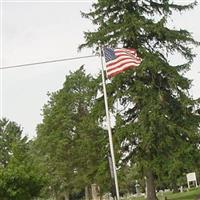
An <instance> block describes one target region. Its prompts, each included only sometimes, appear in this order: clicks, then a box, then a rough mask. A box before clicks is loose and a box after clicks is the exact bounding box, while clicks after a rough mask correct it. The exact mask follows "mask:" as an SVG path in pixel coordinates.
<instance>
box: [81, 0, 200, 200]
mask: <svg viewBox="0 0 200 200" xmlns="http://www.w3.org/2000/svg"><path fill="white" fill-rule="evenodd" d="M195 5H196V2H194V3H190V4H188V5H183V4H181V5H178V4H175V3H172V2H171V1H169V0H158V1H154V0H145V1H143V0H141V1H140V0H123V1H118V0H106V1H105V0H99V1H97V2H96V3H94V4H93V7H92V8H93V9H91V11H90V12H89V13H83V16H85V17H86V18H89V19H91V21H92V22H93V23H94V24H95V25H97V26H98V28H97V30H96V31H93V32H86V33H85V38H86V43H85V44H83V45H82V46H81V47H84V46H89V47H94V46H96V47H97V48H98V46H99V45H106V46H111V47H117V46H123V47H130V48H133V47H134V48H136V49H137V50H138V53H139V55H140V56H141V57H142V59H143V62H142V64H141V65H140V66H139V67H138V68H137V69H136V70H135V71H134V70H128V71H127V72H126V73H122V74H121V75H118V76H116V77H115V78H113V80H112V81H111V83H110V84H109V85H108V90H109V91H108V93H109V99H110V104H111V109H113V112H114V113H117V114H116V127H115V128H116V129H115V133H116V134H115V137H118V139H117V140H118V141H119V143H120V145H121V146H120V145H119V147H120V148H121V157H122V158H123V160H124V161H129V162H131V163H132V164H137V168H138V170H139V171H140V172H141V175H142V176H146V178H147V199H148V200H155V199H156V194H155V180H159V179H162V177H164V176H168V177H170V181H172V182H174V183H173V184H175V185H176V180H177V177H178V176H180V175H182V173H183V172H186V171H187V170H188V167H189V166H188V165H190V166H191V164H196V163H199V158H200V157H199V149H198V147H199V141H200V140H199V139H200V136H199V130H198V128H199V121H200V118H199V114H198V113H197V112H196V111H195V110H196V109H197V108H198V107H199V100H194V99H193V98H192V97H191V96H190V95H189V93H188V90H189V89H190V87H191V81H190V80H188V79H187V78H186V77H185V76H184V72H185V71H187V70H189V68H190V66H191V63H192V61H193V58H194V56H195V55H194V54H193V53H192V48H191V47H192V45H198V44H199V43H198V42H196V41H195V40H194V39H193V38H192V36H191V34H190V33H189V32H188V31H187V30H183V29H180V30H175V29H174V28H173V29H172V28H170V27H168V23H167V22H168V19H169V17H170V16H171V15H172V12H173V11H178V12H183V11H186V10H189V9H192V8H194V6H195ZM174 54H175V55H178V54H179V55H181V56H182V58H183V61H184V63H180V64H179V65H176V66H173V65H172V64H171V62H170V59H169V58H170V57H169V56H172V55H174ZM117 103H118V104H119V103H120V107H119V108H121V111H119V110H120V109H114V108H116V104H117ZM119 163H120V162H119Z"/></svg>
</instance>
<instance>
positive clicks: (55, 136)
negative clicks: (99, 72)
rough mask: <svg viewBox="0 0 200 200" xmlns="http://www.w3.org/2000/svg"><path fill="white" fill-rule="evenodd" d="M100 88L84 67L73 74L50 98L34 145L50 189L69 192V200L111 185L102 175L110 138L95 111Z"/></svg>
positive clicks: (68, 76) (105, 166)
mask: <svg viewBox="0 0 200 200" xmlns="http://www.w3.org/2000/svg"><path fill="white" fill-rule="evenodd" d="M97 89H98V88H97V82H96V79H94V78H93V77H92V76H90V75H86V74H85V71H84V69H83V67H81V68H80V69H79V70H77V71H75V72H74V73H70V74H69V75H67V76H66V80H65V82H64V85H63V88H62V89H60V90H59V91H57V92H55V93H53V94H51V95H50V100H49V102H48V103H47V104H46V105H45V106H44V109H43V122H42V123H41V124H40V125H39V126H38V131H37V134H38V137H37V140H36V141H35V145H36V148H37V150H38V155H39V157H40V158H42V159H41V160H43V163H45V165H46V167H45V169H46V174H47V177H48V179H49V186H50V187H51V190H53V191H54V193H58V195H59V194H61V193H63V192H64V193H66V199H67V194H68V195H69V194H71V195H72V196H73V195H74V194H75V193H77V192H81V191H83V190H84V189H85V187H86V186H90V185H91V184H93V183H96V184H101V183H102V182H104V183H106V182H108V181H107V180H108V178H107V179H106V176H105V175H103V176H102V173H103V172H107V171H108V170H107V168H108V166H107V162H105V159H104V158H105V150H104V149H105V148H106V145H107V135H106V134H105V133H104V131H103V129H102V128H101V127H100V126H99V122H98V118H96V117H95V116H94V114H93V112H92V110H93V109H94V106H95V103H96V95H97ZM105 168H106V169H105ZM108 175H109V173H108V174H107V177H108ZM49 186H48V188H49Z"/></svg>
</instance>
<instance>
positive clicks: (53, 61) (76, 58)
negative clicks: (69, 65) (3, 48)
mask: <svg viewBox="0 0 200 200" xmlns="http://www.w3.org/2000/svg"><path fill="white" fill-rule="evenodd" d="M96 56H97V55H90V56H80V57H72V58H62V59H57V60H46V61H41V62H33V63H26V64H20V65H12V66H5V67H1V68H0V69H13V68H21V67H28V66H33V65H41V64H47V63H55V62H63V61H69V60H79V59H82V58H91V57H96Z"/></svg>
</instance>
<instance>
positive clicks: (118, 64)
mask: <svg viewBox="0 0 200 200" xmlns="http://www.w3.org/2000/svg"><path fill="white" fill-rule="evenodd" d="M128 63H130V64H131V65H133V66H139V65H140V62H135V61H134V60H131V59H126V60H123V61H122V62H119V63H117V64H115V65H111V66H109V67H107V71H111V70H113V69H116V68H117V67H121V66H123V65H125V64H128Z"/></svg>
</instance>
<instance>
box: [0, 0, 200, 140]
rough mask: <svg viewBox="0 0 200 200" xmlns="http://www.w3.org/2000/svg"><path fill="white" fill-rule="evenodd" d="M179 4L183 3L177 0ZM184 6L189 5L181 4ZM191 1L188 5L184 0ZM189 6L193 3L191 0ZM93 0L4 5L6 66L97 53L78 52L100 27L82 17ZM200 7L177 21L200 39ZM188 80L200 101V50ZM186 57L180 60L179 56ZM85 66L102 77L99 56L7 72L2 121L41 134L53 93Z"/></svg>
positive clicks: (4, 74)
mask: <svg viewBox="0 0 200 200" xmlns="http://www.w3.org/2000/svg"><path fill="white" fill-rule="evenodd" d="M177 1H179V0H177ZM180 2H183V1H181V0H180ZM184 2H186V1H184ZM188 2H189V1H188ZM91 4H92V1H75V0H74V1H67V0H66V1H48V2H47V1H46V2H44V1H30V0H26V1H9V0H7V1H1V67H4V66H12V65H18V64H24V63H31V62H39V61H45V60H55V59H62V58H70V57H76V56H87V55H92V49H84V50H82V51H81V52H78V50H77V49H78V46H79V45H80V44H82V43H84V34H83V32H84V31H87V30H93V29H94V26H93V25H92V24H91V22H90V21H89V20H87V19H84V18H82V17H81V14H80V10H81V11H86V12H87V11H89V9H90V8H91ZM199 19H200V6H197V7H196V8H195V10H192V11H189V12H188V13H185V14H182V15H179V14H176V15H174V17H173V21H172V20H171V21H170V23H171V24H173V26H174V27H176V28H184V29H187V30H189V31H190V32H192V33H193V36H194V38H195V39H197V40H199V41H200V27H199V26H198V20H199ZM194 52H195V53H196V54H197V57H196V58H195V60H194V63H193V64H192V68H191V71H190V72H188V73H187V77H189V78H190V79H192V80H193V83H192V85H193V86H192V88H191V94H192V95H193V96H194V97H195V98H197V97H200V73H198V72H200V67H199V65H198V63H199V62H200V48H195V49H194ZM179 59H180V58H179ZM83 64H85V69H86V72H87V73H91V74H93V75H95V74H97V73H98V72H99V70H100V68H101V65H100V59H99V58H98V57H93V58H87V59H81V60H74V61H67V62H60V63H51V64H45V65H36V66H34V67H33V66H32V67H26V68H15V69H7V70H1V76H0V78H1V80H0V83H1V87H0V89H1V91H0V94H1V98H0V101H1V102H0V105H1V110H0V112H1V117H6V118H8V119H9V120H12V121H16V122H17V123H18V124H20V125H21V126H22V128H23V133H24V135H28V136H29V137H30V138H32V137H35V136H36V131H35V128H36V126H37V124H38V123H41V120H42V116H41V113H42V111H41V110H42V107H43V105H44V104H45V103H46V102H47V101H48V96H47V93H48V92H54V91H56V90H58V89H60V88H61V87H62V85H63V83H64V80H65V76H66V75H67V74H69V72H70V71H75V70H77V69H78V68H79V67H80V66H81V65H83Z"/></svg>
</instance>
